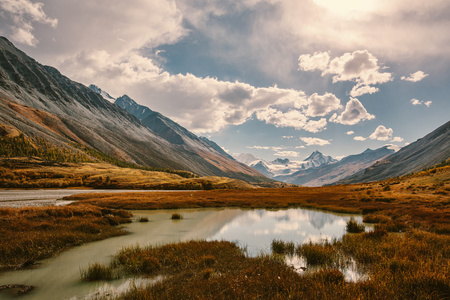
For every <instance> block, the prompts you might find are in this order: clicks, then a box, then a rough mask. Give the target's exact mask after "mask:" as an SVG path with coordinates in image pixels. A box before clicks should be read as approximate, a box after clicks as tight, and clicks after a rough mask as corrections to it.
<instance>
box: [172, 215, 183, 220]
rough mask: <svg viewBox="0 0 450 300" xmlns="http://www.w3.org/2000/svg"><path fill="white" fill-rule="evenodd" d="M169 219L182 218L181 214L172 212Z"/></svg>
mask: <svg viewBox="0 0 450 300" xmlns="http://www.w3.org/2000/svg"><path fill="white" fill-rule="evenodd" d="M171 219H172V220H181V219H183V216H182V215H181V214H178V213H173V214H172V217H171Z"/></svg>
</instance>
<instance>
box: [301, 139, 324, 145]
mask: <svg viewBox="0 0 450 300" xmlns="http://www.w3.org/2000/svg"><path fill="white" fill-rule="evenodd" d="M300 140H302V141H303V142H304V143H306V146H325V145H329V144H330V141H329V140H324V139H320V138H313V137H301V138H300Z"/></svg>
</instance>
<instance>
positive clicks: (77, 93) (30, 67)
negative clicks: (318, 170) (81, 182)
mask: <svg viewBox="0 0 450 300" xmlns="http://www.w3.org/2000/svg"><path fill="white" fill-rule="evenodd" d="M0 98H1V101H0V102H1V105H0V107H1V110H0V120H1V121H2V124H5V125H8V126H12V127H14V128H17V129H18V130H19V131H20V132H23V133H24V134H26V135H32V136H38V137H41V138H44V139H48V141H49V142H51V143H53V144H55V145H59V146H64V147H67V148H70V149H72V150H73V151H78V150H76V148H74V147H72V146H71V143H73V142H76V143H79V144H81V145H84V146H87V147H92V148H94V149H96V150H98V151H101V152H104V153H106V154H108V155H111V156H114V157H116V158H119V159H122V160H124V161H127V162H130V163H134V164H139V165H143V166H151V167H158V168H171V169H176V170H186V171H190V172H194V173H196V174H199V175H202V176H209V175H215V176H229V177H234V178H244V179H246V180H249V178H250V179H251V178H253V179H255V180H259V179H262V178H263V176H262V174H260V173H258V172H257V171H255V170H253V169H251V168H249V167H247V166H244V165H241V164H239V163H237V162H235V161H231V160H230V159H229V158H226V157H223V156H222V155H220V154H218V153H217V152H216V151H214V152H208V151H206V153H203V152H201V151H197V152H196V151H189V150H187V149H181V148H179V147H177V145H174V144H171V143H170V142H168V141H167V140H166V139H164V138H162V137H160V136H159V135H158V134H157V133H155V132H153V131H152V130H151V129H149V128H148V127H147V126H145V125H144V124H143V122H142V121H141V120H139V119H138V118H136V117H135V116H133V115H132V114H130V113H128V112H127V111H125V110H123V109H122V108H121V107H119V106H118V105H115V104H113V103H111V102H109V101H108V100H105V99H104V98H103V97H102V96H101V95H100V94H98V93H96V92H94V91H92V90H91V89H90V88H88V87H86V86H84V85H82V84H80V83H77V82H74V81H72V80H71V79H69V78H67V77H65V76H64V75H62V74H61V73H60V72H59V71H58V70H57V69H55V68H53V67H50V66H43V65H41V64H39V63H38V62H37V61H36V60H34V59H33V58H31V57H28V56H27V55H26V54H25V53H24V52H22V51H20V50H19V49H17V48H16V47H15V46H14V45H13V44H12V43H10V42H9V41H8V40H7V39H6V38H4V37H1V38H0ZM263 180H264V179H263Z"/></svg>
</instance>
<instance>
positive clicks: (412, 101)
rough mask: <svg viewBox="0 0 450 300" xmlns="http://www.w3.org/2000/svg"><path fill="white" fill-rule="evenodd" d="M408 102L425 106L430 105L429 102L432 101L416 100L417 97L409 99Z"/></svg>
mask: <svg viewBox="0 0 450 300" xmlns="http://www.w3.org/2000/svg"><path fill="white" fill-rule="evenodd" d="M410 102H411V104H412V105H414V106H416V105H425V106H426V107H430V106H431V103H433V102H432V101H421V100H418V99H415V98H414V99H411V100H410Z"/></svg>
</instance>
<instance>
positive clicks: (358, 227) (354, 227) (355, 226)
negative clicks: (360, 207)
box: [345, 218, 366, 233]
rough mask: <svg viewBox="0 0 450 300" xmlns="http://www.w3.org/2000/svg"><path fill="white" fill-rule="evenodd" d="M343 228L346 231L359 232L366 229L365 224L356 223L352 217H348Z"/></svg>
mask: <svg viewBox="0 0 450 300" xmlns="http://www.w3.org/2000/svg"><path fill="white" fill-rule="evenodd" d="M345 230H346V231H347V232H348V233H360V232H364V231H365V230H366V226H365V225H364V224H361V223H358V222H357V221H356V220H355V219H354V218H350V220H348V221H347V224H346V226H345Z"/></svg>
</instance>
